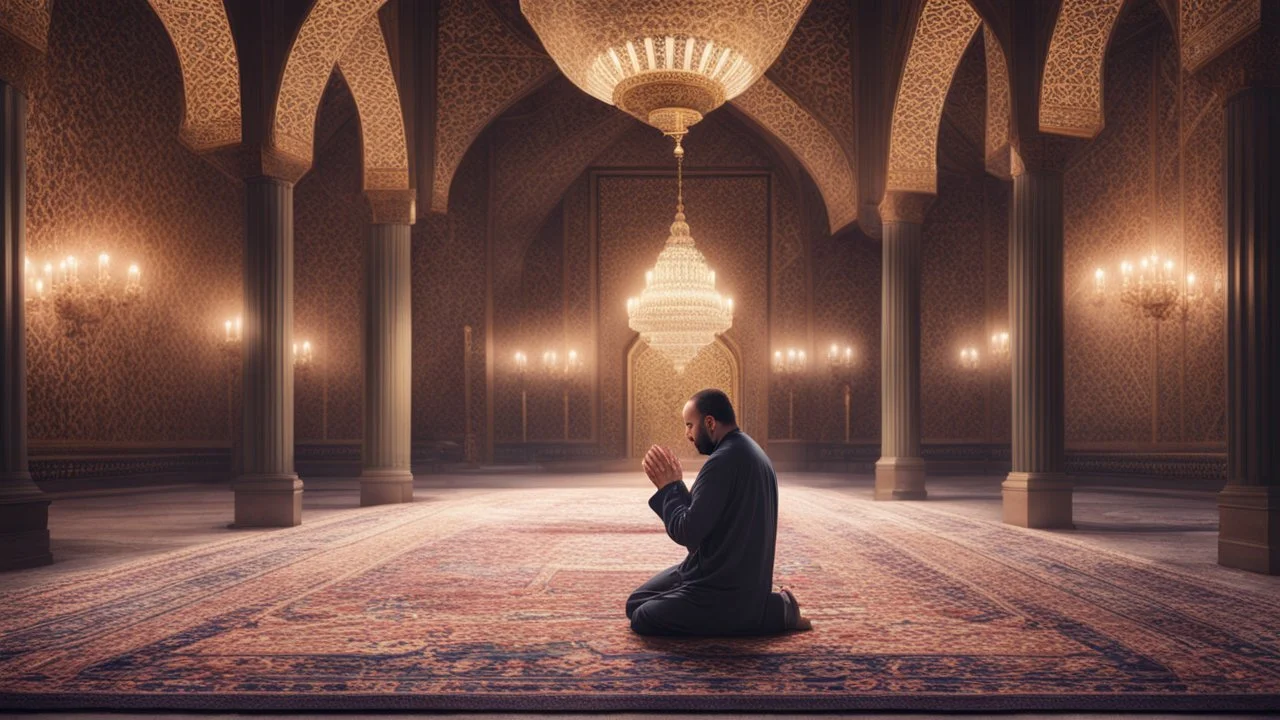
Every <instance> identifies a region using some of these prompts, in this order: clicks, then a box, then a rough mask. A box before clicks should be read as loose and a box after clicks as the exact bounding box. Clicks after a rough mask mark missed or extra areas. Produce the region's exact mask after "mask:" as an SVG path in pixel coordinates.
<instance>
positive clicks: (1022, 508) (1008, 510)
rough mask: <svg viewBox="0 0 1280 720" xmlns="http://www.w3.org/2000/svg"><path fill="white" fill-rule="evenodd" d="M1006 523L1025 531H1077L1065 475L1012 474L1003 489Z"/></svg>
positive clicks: (1069, 489) (1068, 485)
mask: <svg viewBox="0 0 1280 720" xmlns="http://www.w3.org/2000/svg"><path fill="white" fill-rule="evenodd" d="M1001 488H1002V490H1003V495H1004V502H1003V505H1004V521H1005V523H1006V524H1008V525H1017V526H1019V527H1025V528H1067V529H1071V528H1074V527H1075V525H1074V524H1073V523H1072V521H1071V488H1072V484H1071V481H1070V480H1068V479H1067V476H1066V474H1065V473H1026V472H1011V473H1009V476H1008V477H1007V478H1005V481H1004V483H1003V484H1002V485H1001Z"/></svg>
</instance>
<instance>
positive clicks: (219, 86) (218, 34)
mask: <svg viewBox="0 0 1280 720" xmlns="http://www.w3.org/2000/svg"><path fill="white" fill-rule="evenodd" d="M147 1H148V2H149V3H150V4H151V9H152V10H153V11H155V14H156V15H157V16H158V17H159V18H160V23H161V24H162V25H164V29H165V32H166V33H168V34H169V41H170V42H172V43H173V49H174V51H175V52H177V54H178V66H179V68H180V69H181V72H182V124H181V125H180V127H179V128H178V138H179V139H180V140H181V141H182V143H183V144H184V145H186V146H187V147H189V148H191V149H192V150H193V151H195V152H206V151H208V150H213V149H215V148H220V147H227V146H230V145H236V144H238V143H239V142H240V132H241V116H240V112H241V110H240V64H239V60H238V58H237V56H236V43H235V40H234V39H233V38H232V35H231V24H230V23H229V22H228V20H227V11H226V8H225V7H224V6H223V4H222V2H221V0H147Z"/></svg>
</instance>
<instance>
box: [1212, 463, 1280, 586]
mask: <svg viewBox="0 0 1280 720" xmlns="http://www.w3.org/2000/svg"><path fill="white" fill-rule="evenodd" d="M1218 564H1219V565H1225V566H1226V567H1232V568H1238V569H1240V570H1248V571H1249V572H1256V573H1263V574H1266V575H1280V487H1269V486H1265V485H1264V486H1251V485H1227V486H1226V487H1225V488H1223V489H1222V492H1220V493H1218Z"/></svg>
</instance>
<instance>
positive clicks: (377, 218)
mask: <svg viewBox="0 0 1280 720" xmlns="http://www.w3.org/2000/svg"><path fill="white" fill-rule="evenodd" d="M417 194H418V193H417V191H416V190H414V189H413V188H406V189H403V190H365V191H364V196H365V198H366V199H367V200H368V201H369V209H370V210H371V211H372V213H373V224H374V225H412V224H413V223H414V221H415V220H416V219H417V213H416V203H415V198H416V196H417Z"/></svg>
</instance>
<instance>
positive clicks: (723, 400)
mask: <svg viewBox="0 0 1280 720" xmlns="http://www.w3.org/2000/svg"><path fill="white" fill-rule="evenodd" d="M689 399H690V400H692V401H693V406H694V407H695V408H697V409H698V414H699V415H701V416H702V417H706V416H708V415H710V416H711V417H713V418H715V419H716V422H718V423H723V424H725V425H737V424H738V419H737V416H736V415H734V414H733V403H731V402H729V396H728V395H725V394H724V393H723V392H721V391H720V390H716V389H715V388H707V389H706V390H699V391H698V392H696V393H694V394H693V397H691V398H689Z"/></svg>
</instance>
